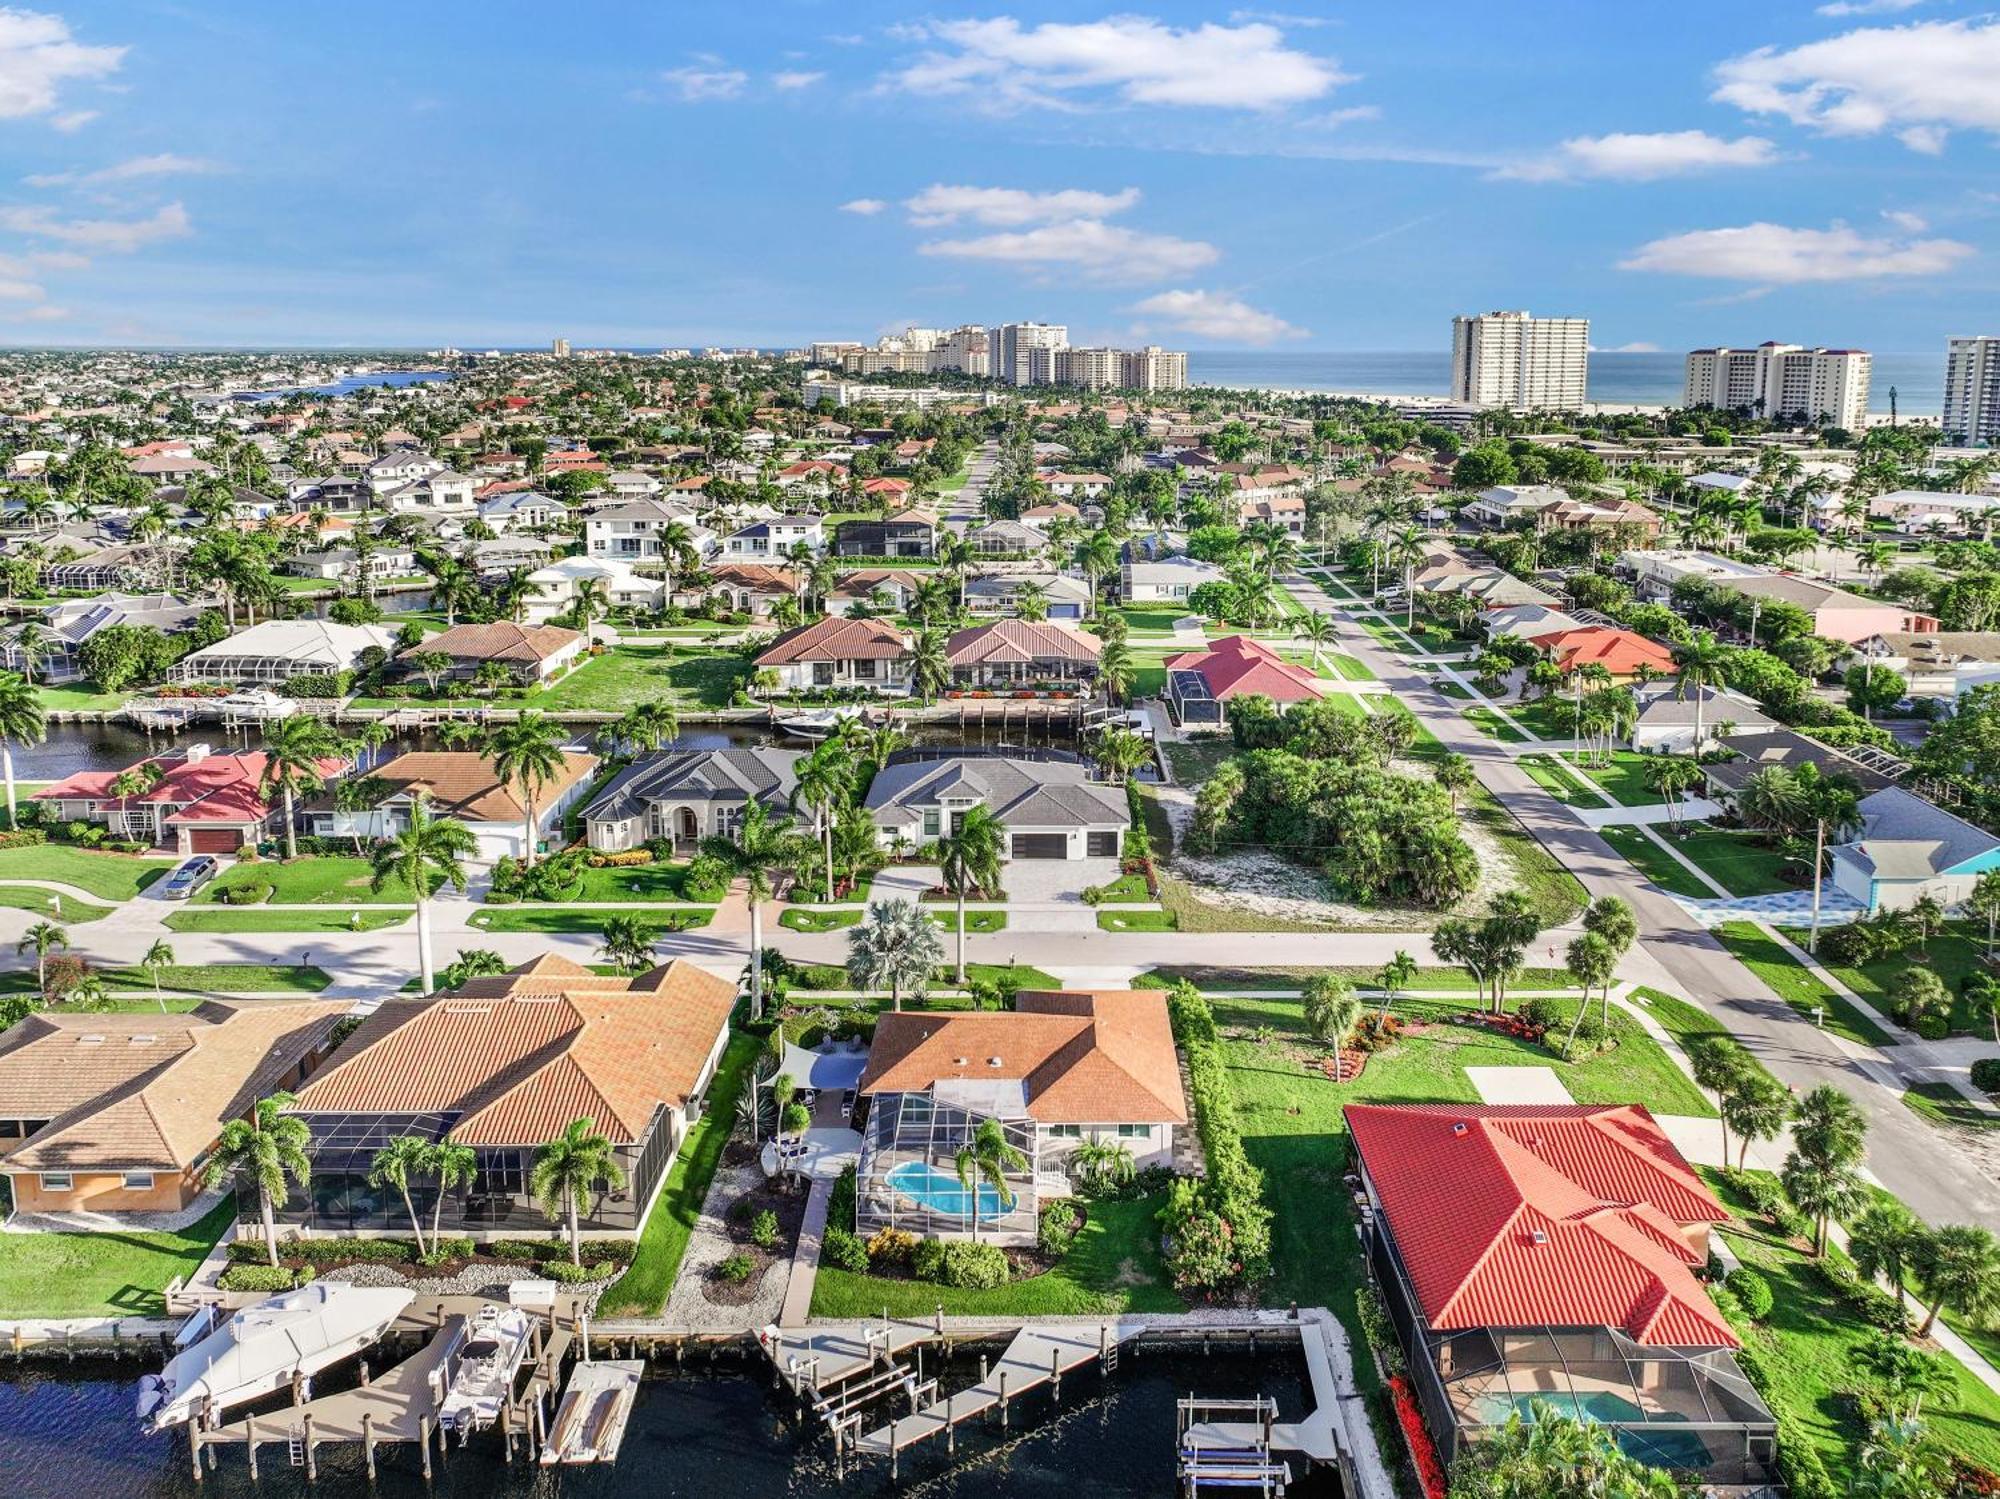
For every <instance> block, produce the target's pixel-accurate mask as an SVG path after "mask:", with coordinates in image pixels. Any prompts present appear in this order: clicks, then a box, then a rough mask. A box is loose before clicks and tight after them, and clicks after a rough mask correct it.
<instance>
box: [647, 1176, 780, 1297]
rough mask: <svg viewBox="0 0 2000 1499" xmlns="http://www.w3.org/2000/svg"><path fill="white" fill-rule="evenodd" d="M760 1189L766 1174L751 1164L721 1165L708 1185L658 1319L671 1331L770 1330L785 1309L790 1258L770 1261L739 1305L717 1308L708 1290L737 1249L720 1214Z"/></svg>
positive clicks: (723, 1213) (722, 1214) (722, 1215)
mask: <svg viewBox="0 0 2000 1499" xmlns="http://www.w3.org/2000/svg"><path fill="white" fill-rule="evenodd" d="M763 1184H764V1172H763V1168H762V1167H760V1166H759V1165H758V1164H757V1163H756V1162H755V1161H754V1160H752V1161H748V1162H745V1163H744V1164H742V1165H737V1166H725V1167H724V1168H723V1169H722V1170H720V1171H718V1172H716V1174H715V1180H714V1181H713V1182H711V1183H709V1188H708V1196H707V1197H706V1198H704V1199H703V1201H702V1204H701V1216H700V1217H699V1218H698V1219H696V1220H695V1225H694V1233H693V1234H692V1235H691V1236H690V1237H689V1239H688V1247H687V1253H686V1254H685V1255H683V1256H682V1257H681V1269H680V1274H679V1275H678V1276H677V1277H676V1278H675V1280H674V1289H673V1292H672V1294H671V1295H669V1296H668V1297H667V1306H666V1310H665V1312H664V1313H662V1316H661V1320H662V1321H664V1322H665V1323H666V1324H667V1325H668V1326H669V1327H678V1328H688V1329H691V1330H693V1331H696V1332H743V1331H746V1330H755V1329H757V1328H760V1327H766V1326H769V1325H770V1324H771V1323H773V1322H776V1321H777V1320H778V1314H779V1312H780V1311H781V1310H782V1309H783V1307H784V1304H785V1282H786V1279H787V1278H788V1277H789V1276H790V1274H791V1267H792V1262H791V1259H790V1257H789V1256H788V1255H787V1256H783V1257H780V1258H779V1259H777V1260H774V1261H773V1262H772V1263H771V1265H770V1266H769V1268H767V1269H766V1270H765V1271H764V1278H763V1280H761V1281H760V1282H758V1285H757V1292H756V1294H755V1295H754V1296H753V1297H751V1299H750V1300H749V1301H748V1302H746V1303H745V1304H743V1305H742V1306H719V1305H717V1304H716V1303H715V1302H713V1301H711V1300H709V1298H708V1295H707V1291H706V1288H707V1286H708V1285H709V1284H710V1274H711V1272H712V1271H713V1270H714V1268H715V1267H716V1266H717V1265H718V1264H720V1263H721V1262H722V1261H723V1260H725V1259H727V1258H728V1257H729V1256H730V1255H731V1254H734V1253H735V1252H736V1250H737V1248H738V1247H739V1246H738V1245H737V1243H736V1241H735V1240H733V1239H732V1238H730V1236H729V1229H728V1226H727V1224H726V1223H725V1222H724V1215H725V1214H726V1213H727V1212H728V1211H729V1205H730V1204H731V1203H732V1202H734V1201H735V1200H736V1199H737V1198H739V1197H741V1196H742V1195H743V1194H744V1193H746V1192H754V1191H756V1190H757V1188H759V1187H761V1186H762V1185H763Z"/></svg>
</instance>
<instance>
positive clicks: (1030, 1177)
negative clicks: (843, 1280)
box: [854, 1081, 1069, 1244]
mask: <svg viewBox="0 0 2000 1499" xmlns="http://www.w3.org/2000/svg"><path fill="white" fill-rule="evenodd" d="M989 1119H990V1120H993V1121H994V1122H995V1123H997V1124H998V1125H999V1126H1000V1131H1001V1133H1002V1135H1004V1136H1005V1137H1006V1141H1007V1143H1008V1144H1009V1145H1010V1146H1012V1147H1013V1148H1014V1149H1015V1150H1016V1151H1019V1152H1020V1160H1019V1162H1017V1163H1015V1164H1014V1165H1012V1166H1010V1167H1009V1168H1008V1169H1006V1170H1005V1171H1004V1172H1003V1173H1002V1179H1003V1181H1004V1183H1005V1188H1004V1190H1003V1189H1002V1188H1001V1187H999V1186H996V1185H994V1184H993V1183H991V1182H990V1181H989V1180H988V1179H987V1178H986V1177H985V1176H984V1175H983V1174H982V1173H981V1172H980V1171H978V1170H977V1169H975V1170H973V1171H972V1172H971V1173H970V1174H969V1176H968V1177H967V1178H965V1179H963V1180H961V1178H960V1176H959V1172H958V1153H959V1152H960V1151H961V1150H963V1149H965V1148H966V1147H968V1146H969V1145H971V1144H972V1141H973V1136H974V1135H976V1134H977V1133H978V1131H979V1127H980V1126H981V1125H982V1124H984V1123H986V1121H987V1120H989ZM1040 1164H1041V1160H1040V1146H1039V1140H1038V1131H1037V1130H1036V1128H1035V1122H1034V1120H1032V1119H1029V1118H1028V1117H1027V1116H1026V1098H1025V1095H1024V1094H1023V1092H1022V1088H1021V1084H1020V1083H1018V1082H1000V1081H995V1082H990V1083H988V1082H976V1083H952V1084H947V1083H939V1084H938V1085H937V1086H936V1087H935V1088H934V1089H933V1090H932V1091H931V1092H928V1093H885V1094H881V1095H879V1096H878V1097H876V1099H875V1100H874V1103H873V1105H872V1106H871V1108H870V1109H869V1114H868V1127H867V1129H866V1130H865V1131H864V1133H863V1135H862V1143H861V1164H860V1167H859V1169H858V1170H857V1172H856V1173H855V1184H854V1185H855V1198H854V1204H855V1205H854V1218H855V1224H854V1227H855V1232H857V1233H858V1234H860V1235H861V1236H862V1237H863V1238H866V1237H868V1235H870V1234H872V1233H874V1232H875V1231H876V1230H877V1229H882V1228H899V1229H904V1230H906V1231H908V1232H910V1233H913V1234H917V1235H919V1236H921V1237H924V1238H968V1239H969V1238H971V1237H972V1236H973V1233H974V1227H975V1219H976V1221H977V1231H978V1237H979V1238H980V1239H982V1240H985V1241H989V1242H992V1243H995V1244H1023V1243H1032V1242H1034V1239H1035V1226H1036V1220H1037V1216H1038V1214H1039V1212H1040V1210H1041V1199H1042V1197H1043V1196H1050V1195H1067V1193H1068V1191H1069V1188H1068V1184H1067V1183H1066V1182H1065V1181H1063V1180H1062V1178H1061V1177H1060V1176H1059V1175H1058V1176H1056V1177H1054V1178H1052V1179H1049V1180H1044V1179H1043V1178H1041V1177H1040V1175H1039V1173H1038V1167H1039V1166H1040ZM968 1182H969V1183H970V1185H968V1184H967V1183H968Z"/></svg>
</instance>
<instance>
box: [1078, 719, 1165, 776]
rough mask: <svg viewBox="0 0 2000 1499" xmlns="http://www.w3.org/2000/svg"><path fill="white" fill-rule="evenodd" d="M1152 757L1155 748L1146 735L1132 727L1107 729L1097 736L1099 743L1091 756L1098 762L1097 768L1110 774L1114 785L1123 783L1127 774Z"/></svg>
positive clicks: (1092, 750) (1093, 748) (1094, 747)
mask: <svg viewBox="0 0 2000 1499" xmlns="http://www.w3.org/2000/svg"><path fill="white" fill-rule="evenodd" d="M1152 757H1153V749H1152V746H1151V745H1149V744H1148V743H1147V742H1146V739H1145V736H1144V735H1141V734H1135V733H1133V732H1132V730H1130V729H1106V730H1105V731H1104V732H1103V733H1101V734H1099V735H1098V736H1097V743H1096V744H1095V745H1094V746H1092V748H1091V758H1092V759H1093V760H1094V761H1096V762H1097V768H1098V769H1099V770H1101V771H1103V772H1104V774H1105V775H1107V776H1109V777H1110V778H1111V781H1112V783H1113V784H1114V785H1117V784H1122V783H1123V782H1124V780H1125V778H1126V777H1127V776H1129V775H1131V773H1132V772H1133V771H1135V770H1137V769H1138V768H1139V767H1140V766H1142V765H1144V764H1145V763H1146V762H1147V761H1148V760H1150V759H1152Z"/></svg>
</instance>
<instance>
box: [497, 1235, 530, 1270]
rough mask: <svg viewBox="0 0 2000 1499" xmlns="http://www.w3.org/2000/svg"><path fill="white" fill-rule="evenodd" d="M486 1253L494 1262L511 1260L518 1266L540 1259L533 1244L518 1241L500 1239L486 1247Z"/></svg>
mask: <svg viewBox="0 0 2000 1499" xmlns="http://www.w3.org/2000/svg"><path fill="white" fill-rule="evenodd" d="M486 1252H487V1253H488V1254H490V1255H492V1256H493V1258H495V1259H496V1260H513V1261H515V1262H517V1263H519V1264H524V1265H525V1264H533V1263H534V1262H535V1260H537V1259H538V1258H540V1255H539V1253H538V1252H537V1250H536V1247H535V1246H534V1245H533V1244H525V1243H523V1242H522V1241H521V1240H519V1239H502V1240H500V1241H498V1242H497V1243H493V1244H489V1245H487V1246H486Z"/></svg>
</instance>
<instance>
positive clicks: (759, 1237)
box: [750, 1208, 778, 1249]
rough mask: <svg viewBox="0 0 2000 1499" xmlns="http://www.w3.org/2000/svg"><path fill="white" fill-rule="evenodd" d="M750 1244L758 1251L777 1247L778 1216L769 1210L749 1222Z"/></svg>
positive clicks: (766, 1209)
mask: <svg viewBox="0 0 2000 1499" xmlns="http://www.w3.org/2000/svg"><path fill="white" fill-rule="evenodd" d="M750 1242H751V1243H752V1244H755V1245H756V1246H757V1247H758V1248H759V1249H775V1248H777V1246H778V1215H777V1214H776V1213H774V1212H772V1211H771V1210H770V1209H769V1208H765V1209H764V1211H763V1212H761V1213H759V1214H758V1215H757V1216H756V1217H754V1218H752V1219H751V1220H750Z"/></svg>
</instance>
